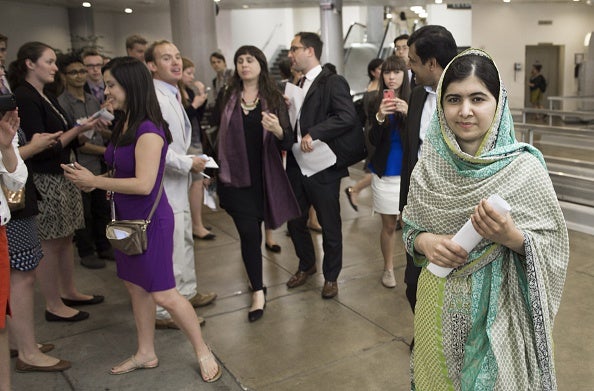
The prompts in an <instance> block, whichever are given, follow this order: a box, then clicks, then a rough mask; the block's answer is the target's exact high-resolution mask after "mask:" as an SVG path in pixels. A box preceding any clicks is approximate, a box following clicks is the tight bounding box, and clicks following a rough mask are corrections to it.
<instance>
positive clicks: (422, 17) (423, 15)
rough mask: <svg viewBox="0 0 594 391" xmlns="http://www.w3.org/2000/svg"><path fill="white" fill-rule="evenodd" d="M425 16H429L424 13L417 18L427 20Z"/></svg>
mask: <svg viewBox="0 0 594 391" xmlns="http://www.w3.org/2000/svg"><path fill="white" fill-rule="evenodd" d="M427 16H429V14H428V13H427V12H426V11H425V12H421V13H420V14H419V18H421V19H427Z"/></svg>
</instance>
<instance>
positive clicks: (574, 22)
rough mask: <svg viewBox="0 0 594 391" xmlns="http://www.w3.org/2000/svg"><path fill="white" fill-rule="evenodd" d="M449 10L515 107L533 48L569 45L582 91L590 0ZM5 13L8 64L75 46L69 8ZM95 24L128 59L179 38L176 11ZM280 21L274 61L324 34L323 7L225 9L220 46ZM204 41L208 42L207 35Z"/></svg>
mask: <svg viewBox="0 0 594 391" xmlns="http://www.w3.org/2000/svg"><path fill="white" fill-rule="evenodd" d="M444 7H445V6H443V5H439V6H438V5H430V6H429V7H428V9H429V10H432V11H431V18H432V19H431V22H432V23H435V24H442V25H444V26H446V27H448V29H450V31H452V33H453V35H454V38H455V39H456V41H457V43H458V45H460V46H473V47H478V48H482V49H485V50H486V51H488V52H489V53H490V54H491V55H492V56H493V57H494V58H495V61H496V62H497V64H498V66H499V68H500V70H501V72H502V77H503V80H504V82H505V83H506V86H507V88H508V91H509V93H510V105H511V106H512V107H521V106H523V102H524V83H525V78H526V74H525V72H526V71H529V69H528V70H526V68H527V67H526V64H523V62H524V58H525V47H526V45H537V44H539V43H544V42H546V43H552V44H554V45H561V46H563V48H564V51H563V53H564V54H565V57H564V60H563V64H562V66H561V69H562V72H563V83H562V88H563V90H562V93H563V94H564V95H575V94H576V92H577V82H576V79H574V77H573V76H574V75H573V71H574V66H573V65H574V64H573V62H574V54H575V53H583V52H584V51H585V48H584V46H583V40H584V36H585V35H586V33H587V32H589V31H592V30H594V23H593V21H594V7H593V6H588V5H585V4H583V3H582V2H579V3H573V2H572V3H539V4H514V3H513V2H512V3H511V4H499V3H497V4H473V6H472V13H471V16H470V17H469V16H468V13H469V12H470V11H460V10H445V11H444ZM0 10H2V25H1V26H0V32H1V33H3V34H5V35H7V36H8V37H9V45H8V54H7V60H8V61H12V60H14V58H15V57H16V52H17V50H18V48H19V46H20V45H22V44H23V43H25V42H27V41H33V40H40V41H42V42H45V43H47V44H49V45H51V46H53V47H56V48H58V49H60V50H63V51H65V50H67V49H68V48H69V47H70V32H69V30H68V13H67V10H66V8H64V7H57V6H45V5H38V4H21V3H18V2H13V1H4V0H0ZM366 11H367V9H366V7H356V6H348V7H343V31H344V32H346V30H347V29H348V26H349V25H350V24H351V23H353V22H362V23H365V22H366ZM538 20H552V21H553V24H552V25H550V26H539V25H538V23H537V22H538ZM94 22H95V31H96V34H97V35H99V36H101V38H100V39H99V41H98V44H99V45H101V46H103V48H104V49H105V51H106V52H107V53H108V54H109V55H111V56H118V55H123V54H125V48H124V40H125V38H126V37H127V36H128V35H130V34H134V33H137V34H141V35H143V36H145V37H146V38H147V39H148V40H149V41H152V40H156V39H171V36H172V33H171V20H170V15H169V13H168V12H156V11H154V12H135V13H133V14H130V15H127V14H123V13H112V12H97V11H96V12H95V20H94ZM276 24H278V25H280V26H279V27H278V29H277V30H275V34H274V35H273V38H272V40H271V42H270V44H269V46H268V47H267V48H266V55H267V56H270V55H272V54H273V52H274V51H275V50H276V49H277V47H278V46H284V47H288V46H289V43H290V41H291V39H292V38H293V35H294V34H295V33H296V32H299V31H314V32H319V30H320V11H319V7H307V8H294V9H291V8H273V9H266V10H263V9H253V10H221V12H220V13H219V15H218V16H217V37H218V41H219V48H220V49H221V50H222V52H223V54H224V55H225V56H226V57H227V58H228V59H230V58H232V57H233V54H234V53H235V50H236V49H237V48H238V47H239V46H241V45H243V44H252V45H256V46H261V45H263V44H264V42H265V41H266V39H267V38H268V36H269V34H270V32H271V31H272V28H273V27H274V26H275V25H276ZM469 24H470V25H471V28H470V30H469V29H468V25H469ZM32 26H33V27H34V28H32ZM196 41H197V44H200V40H199V38H197V40H196ZM514 62H520V63H522V64H523V71H522V72H519V73H518V74H517V75H516V81H514V74H513V63H514ZM229 65H231V64H229ZM528 68H529V67H528ZM213 77H214V74H213Z"/></svg>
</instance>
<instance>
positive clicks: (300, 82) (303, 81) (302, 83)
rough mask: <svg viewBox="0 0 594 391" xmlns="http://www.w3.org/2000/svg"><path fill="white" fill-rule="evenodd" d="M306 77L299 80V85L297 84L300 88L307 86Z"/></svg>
mask: <svg viewBox="0 0 594 391" xmlns="http://www.w3.org/2000/svg"><path fill="white" fill-rule="evenodd" d="M305 80H306V78H305V76H301V78H299V83H297V85H298V86H299V88H303V85H304V84H305Z"/></svg>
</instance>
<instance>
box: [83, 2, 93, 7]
mask: <svg viewBox="0 0 594 391" xmlns="http://www.w3.org/2000/svg"><path fill="white" fill-rule="evenodd" d="M82 6H83V7H85V8H90V7H91V3H89V2H88V1H83V3H82Z"/></svg>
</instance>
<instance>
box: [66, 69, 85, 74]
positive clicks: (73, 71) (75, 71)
mask: <svg viewBox="0 0 594 391" xmlns="http://www.w3.org/2000/svg"><path fill="white" fill-rule="evenodd" d="M87 73H88V72H87V70H86V69H79V70H78V71H77V70H72V71H68V72H66V74H67V75H68V76H76V75H81V76H84V75H86V74H87Z"/></svg>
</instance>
